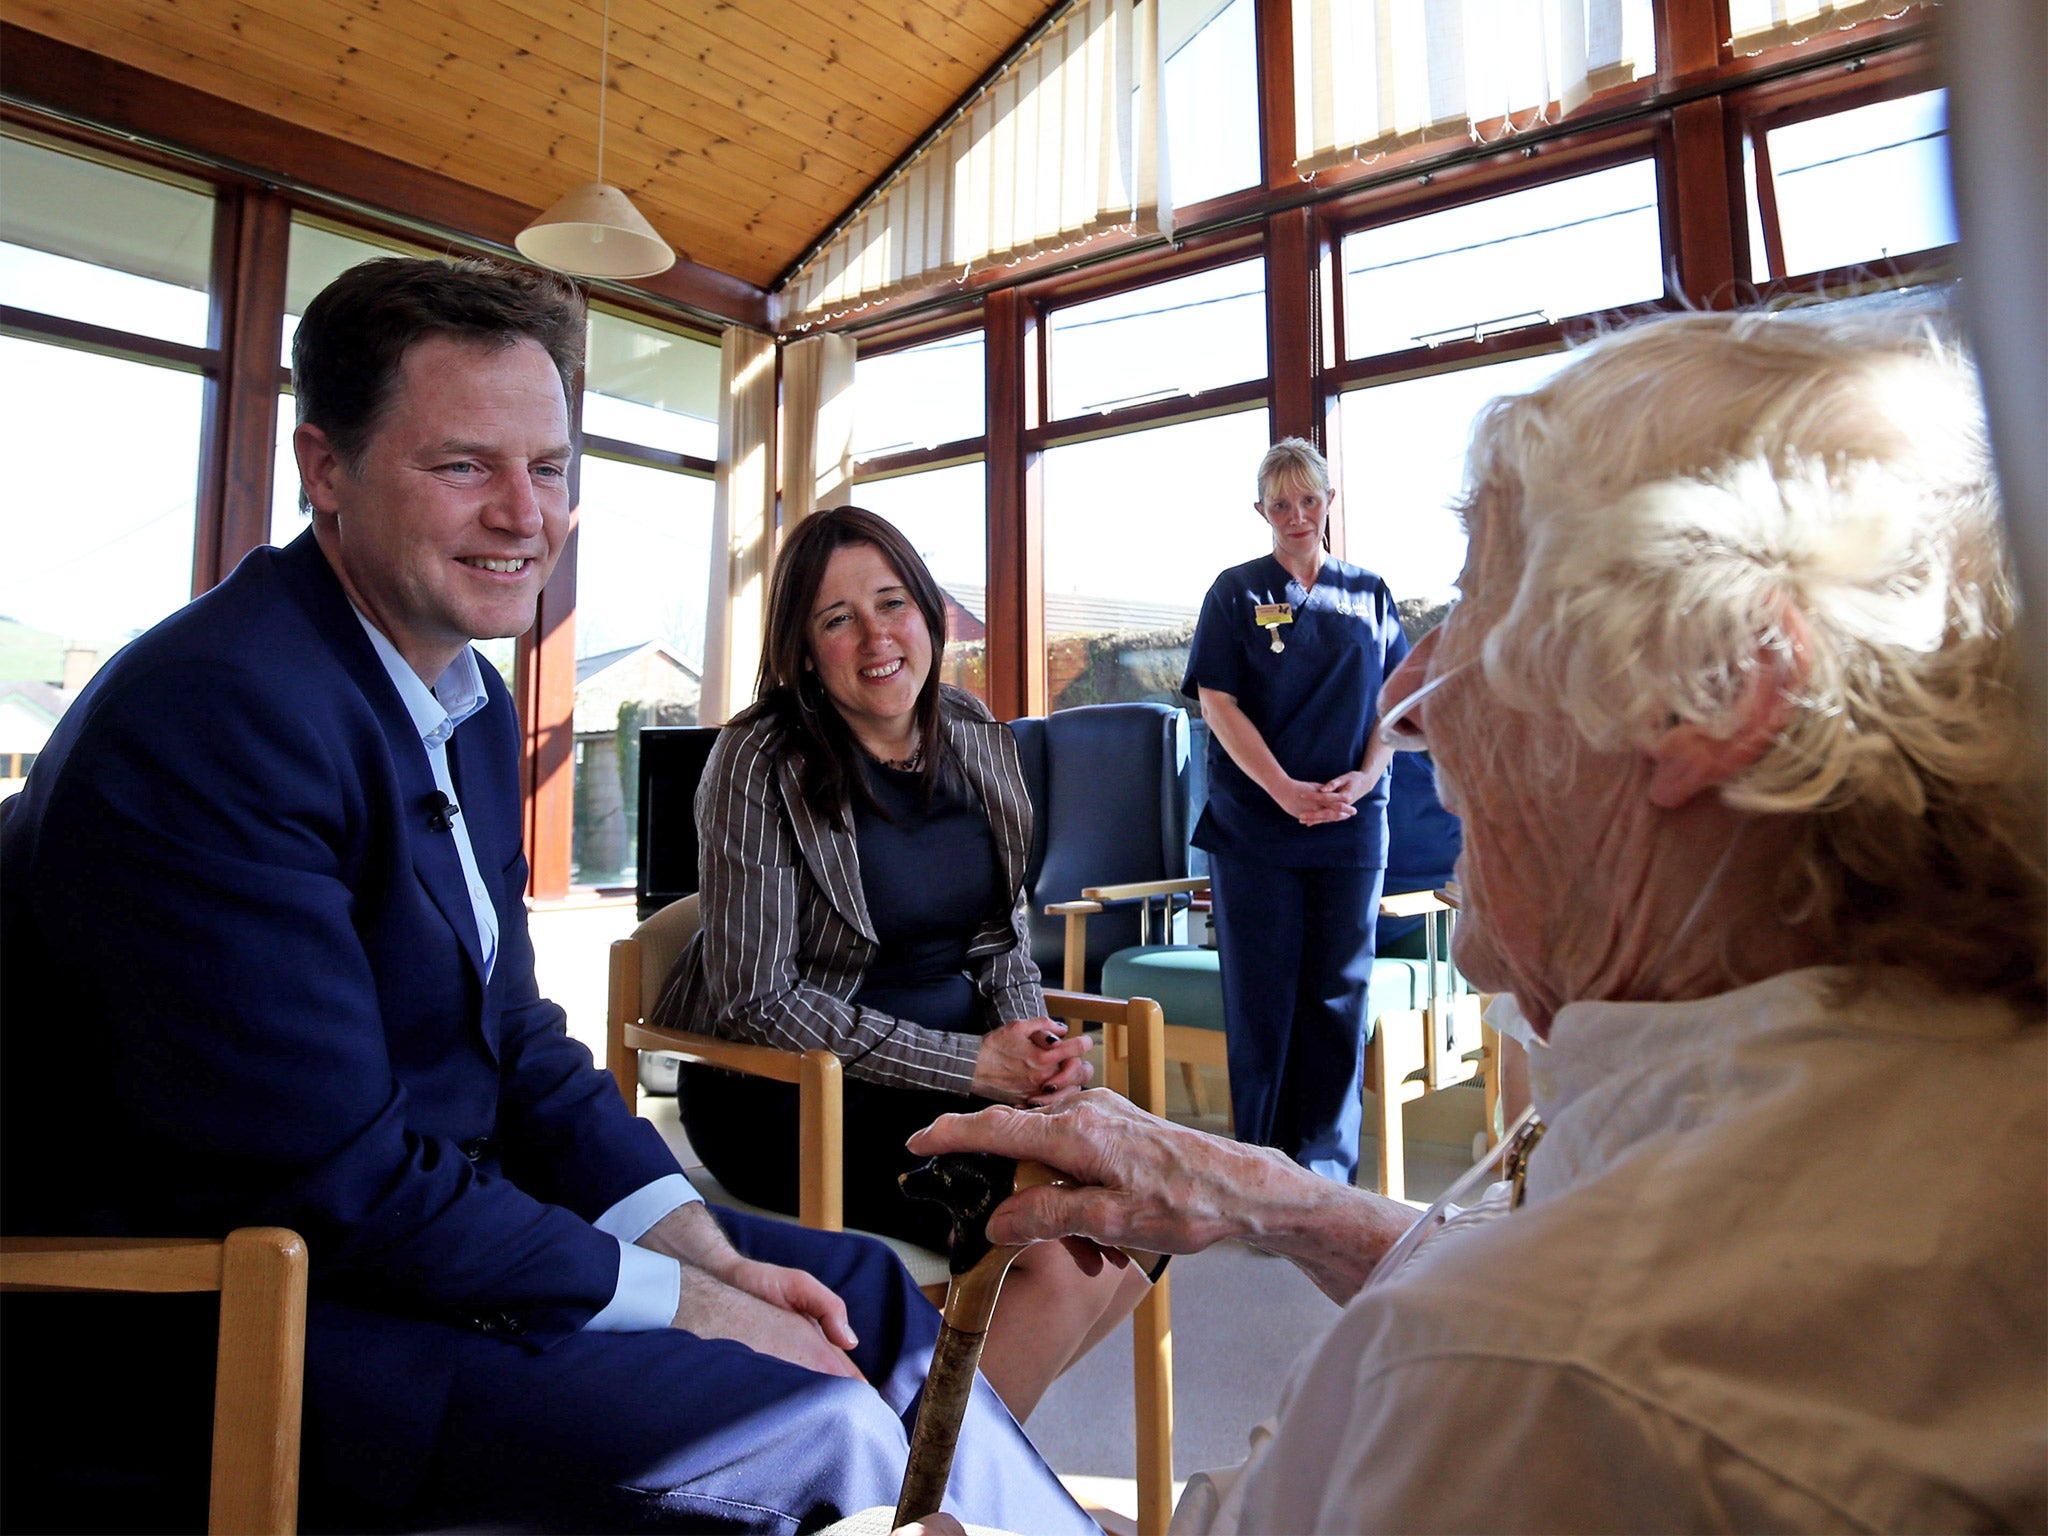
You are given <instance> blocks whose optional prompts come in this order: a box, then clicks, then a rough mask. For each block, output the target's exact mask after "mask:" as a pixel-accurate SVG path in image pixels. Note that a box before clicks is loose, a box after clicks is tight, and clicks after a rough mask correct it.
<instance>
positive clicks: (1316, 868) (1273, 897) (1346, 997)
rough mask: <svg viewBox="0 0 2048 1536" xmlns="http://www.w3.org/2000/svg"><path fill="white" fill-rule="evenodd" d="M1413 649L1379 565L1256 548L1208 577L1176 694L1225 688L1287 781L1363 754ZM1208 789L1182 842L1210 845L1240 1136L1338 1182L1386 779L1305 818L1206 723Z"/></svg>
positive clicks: (1350, 1131)
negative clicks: (1386, 687)
mask: <svg viewBox="0 0 2048 1536" xmlns="http://www.w3.org/2000/svg"><path fill="white" fill-rule="evenodd" d="M1276 604H1286V605H1287V610H1288V613H1289V616H1290V620H1289V622H1288V623H1287V624H1285V625H1283V626H1281V627H1280V628H1279V631H1278V633H1279V636H1280V639H1281V649H1280V650H1277V651H1276V650H1274V649H1273V644H1272V642H1273V636H1274V631H1273V630H1272V629H1269V628H1266V627H1262V626H1261V625H1260V624H1259V623H1258V622H1257V614H1258V610H1259V609H1260V608H1261V607H1266V608H1267V609H1268V611H1269V613H1270V612H1271V605H1276ZM1407 654H1408V641H1407V638H1406V637H1405V636H1404V635H1403V634H1402V631H1401V621H1400V616H1399V614H1398V613H1397V612H1396V611H1395V607H1394V597H1393V594H1392V593H1391V592H1389V591H1388V590H1387V584H1386V583H1385V582H1384V581H1382V580H1381V579H1380V578H1379V577H1378V576H1376V575H1374V574H1373V573H1372V572H1370V571H1366V570H1362V569H1360V568H1359V567H1357V566H1355V565H1349V564H1346V563H1345V562H1344V561H1341V560H1335V559H1325V560H1324V562H1323V567H1322V569H1321V570H1320V571H1319V572H1318V573H1317V575H1316V581H1315V585H1314V587H1313V588H1312V589H1309V590H1304V589H1303V588H1302V586H1301V584H1300V583H1299V582H1297V581H1295V580H1294V579H1293V578H1292V577H1290V576H1289V575H1288V574H1287V571H1286V569H1285V568H1284V567H1283V566H1282V565H1281V564H1280V563H1279V561H1277V560H1276V559H1274V558H1273V557H1272V556H1271V555H1264V556H1261V557H1260V558H1259V559H1257V560H1252V561H1248V562H1246V563H1245V564H1243V565H1240V566H1234V567H1232V568H1231V569H1230V570H1227V571H1225V572H1224V573H1223V574H1222V575H1220V576H1218V577H1217V578H1216V583H1215V585H1214V586H1212V587H1211V588H1210V589H1209V595H1208V597H1207V598H1206V599H1205V600H1204V601H1203V604H1202V616H1201V620H1200V622H1199V623H1198V624H1197V625H1196V628H1195V638H1194V641H1193V643H1192V645H1191V646H1190V648H1189V653H1188V672H1187V677H1186V679H1185V681H1183V683H1182V684H1181V691H1182V692H1183V693H1184V694H1186V695H1187V696H1188V697H1190V698H1195V697H1198V695H1199V690H1201V689H1203V688H1210V689H1214V690H1216V691H1217V692H1220V693H1227V694H1229V695H1231V696H1232V697H1233V698H1235V699H1236V700H1237V704H1238V708H1239V709H1240V710H1242V711H1243V713H1244V715H1245V718H1246V719H1247V720H1249V721H1250V722H1251V724H1252V725H1253V726H1255V727H1256V728H1257V729H1258V732H1259V735H1260V736H1261V737H1262V738H1263V739H1264V740H1265V743H1266V745H1267V747H1268V748H1270V749H1271V751H1272V753H1273V756H1274V757H1275V758H1276V759H1277V760H1278V761H1279V763H1280V765H1281V766H1282V767H1283V768H1284V769H1286V770H1287V772H1288V773H1289V775H1291V776H1292V777H1294V778H1296V779H1300V780H1303V781H1306V782H1309V783H1325V782H1327V781H1329V780H1330V779H1334V778H1336V777H1337V776H1338V775H1340V774H1343V773H1348V772H1351V771H1352V770H1354V769H1356V768H1357V767H1358V765H1359V764H1360V763H1362V762H1363V761H1364V760H1365V753H1366V745H1367V742H1368V740H1369V739H1370V735H1371V732H1372V729H1373V727H1374V726H1376V725H1377V724H1378V719H1379V716H1378V710H1379V695H1380V687H1381V685H1382V684H1383V683H1384V682H1385V681H1386V678H1387V675H1388V674H1389V673H1390V672H1392V671H1393V670H1394V668H1395V667H1396V666H1398V665H1400V662H1401V660H1402V658H1403V657H1405V656H1406V655H1407ZM1209 786H1210V788H1209V803H1208V805H1207V806H1206V807H1204V809H1203V811H1202V818H1201V821H1200V822H1199V823H1198V824H1197V825H1196V828H1195V833H1194V837H1193V838H1192V839H1191V841H1192V842H1193V843H1194V845H1195V846H1196V847H1198V848H1201V849H1204V850H1205V851H1206V852H1207V853H1208V854H1209V870H1210V882H1211V892H1212V895H1213V898H1214V922H1215V924H1216V939H1217V949H1218V952H1219V954H1218V958H1219V960H1220V962H1221V969H1222V973H1223V976H1222V979H1223V1017H1224V1025H1225V1035H1226V1039H1227V1042H1228V1047H1227V1048H1228V1052H1229V1058H1230V1102H1231V1114H1232V1117H1233V1119H1234V1120H1235V1122H1236V1128H1237V1136H1238V1139H1239V1140H1240V1141H1246V1142H1253V1143H1257V1144H1260V1145H1264V1146H1274V1147H1278V1148H1279V1149H1280V1150H1281V1151H1283V1152H1286V1153H1287V1154H1288V1155H1289V1156H1290V1157H1292V1158H1294V1159H1295V1161H1297V1162H1299V1163H1301V1164H1302V1165H1303V1166H1304V1167H1307V1168H1309V1169H1311V1170H1313V1171H1314V1172H1316V1173H1320V1174H1323V1175H1325V1176H1326V1177H1329V1178H1333V1179H1337V1180H1339V1181H1341V1182H1343V1183H1347V1184H1348V1183H1350V1182H1351V1180H1352V1178H1353V1176H1354V1175H1355V1173H1356V1172H1357V1169H1358V1139H1359V1125H1360V1121H1361V1118H1362V1107H1361V1105H1360V1102H1359V1099H1360V1094H1361V1092H1362V1090H1363V1087H1364V1058H1365V1031H1366V1025H1367V1022H1368V1021H1367V1019H1366V1017H1365V1010H1366V1003H1367V996H1368V992H1369V989H1370V986H1371V982H1372V962H1373V948H1374V943H1373V940H1374V927H1375V924H1376V921H1377V918H1378V914H1379V898H1380V890H1381V886H1382V884H1383V882H1384V880H1385V875H1386V863H1387V794H1388V784H1387V776H1386V775H1384V774H1382V775H1381V777H1380V780H1379V782H1378V783H1377V784H1375V785H1374V786H1373V787H1372V789H1371V790H1370V791H1369V792H1368V793H1367V794H1366V795H1365V796H1364V798H1362V799H1361V800H1359V801H1358V803H1357V814H1356V815H1354V816H1353V817H1351V819H1350V820H1348V821H1342V822H1333V823H1329V824H1327V825H1323V826H1315V827H1304V826H1303V825H1301V823H1299V822H1298V821H1296V820H1294V818H1293V817H1291V816H1289V815H1288V814H1287V813H1286V812H1284V811H1282V810H1281V809H1280V807H1279V806H1278V805H1276V804H1275V803H1274V802H1273V799H1272V797H1271V796H1269V795H1268V794H1267V793H1266V792H1265V791H1264V790H1263V789H1261V788H1259V786H1258V785H1257V784H1255V783H1253V782H1252V780H1251V778H1250V777H1249V776H1248V775H1247V774H1246V773H1245V772H1244V771H1243V770H1242V769H1241V768H1239V767H1238V766H1237V764H1236V763H1235V762H1234V761H1232V760H1231V758H1230V755H1229V753H1228V752H1226V751H1225V750H1224V748H1223V744H1222V742H1221V741H1220V740H1218V739H1217V738H1216V736H1215V735H1214V734H1213V733H1212V734H1211V736H1210V739H1209Z"/></svg>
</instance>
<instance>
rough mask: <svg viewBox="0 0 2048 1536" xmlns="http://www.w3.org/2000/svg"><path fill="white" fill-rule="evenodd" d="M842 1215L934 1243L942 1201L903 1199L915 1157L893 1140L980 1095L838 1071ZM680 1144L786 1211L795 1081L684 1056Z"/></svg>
mask: <svg viewBox="0 0 2048 1536" xmlns="http://www.w3.org/2000/svg"><path fill="white" fill-rule="evenodd" d="M842 1087H843V1089H844V1092H845V1113H846V1127H845V1146H846V1224H847V1225H848V1226H849V1227H856V1228H858V1229H860V1230H861V1231H863V1232H881V1233H885V1234H886V1235H888V1236H890V1237H900V1238H903V1239H905V1240H906V1241H908V1242H913V1243H917V1244H919V1245H920V1246H922V1247H925V1248H936V1249H939V1250H940V1251H942V1252H943V1251H944V1250H945V1247H946V1244H947V1241H948V1239H949V1237H950V1235H951V1231H952V1223H951V1221H950V1219H949V1218H948V1217H947V1215H946V1212H945V1208H944V1207H943V1206H939V1205H934V1204H933V1203H932V1202H931V1201H929V1200H912V1199H909V1198H908V1197H906V1196H905V1195H904V1193H903V1191H902V1190H901V1189H899V1188H898V1187H897V1184H896V1180H897V1178H898V1177H899V1176H900V1175H901V1174H903V1173H905V1172H907V1171H908V1170H909V1169H910V1168H911V1167H912V1165H914V1164H916V1163H919V1162H921V1161H923V1159H921V1158H917V1157H913V1156H911V1154H910V1153H908V1152H906V1151H905V1150H904V1148H903V1143H904V1142H906V1141H908V1140H909V1139H910V1137H911V1136H912V1135H913V1134H914V1133H916V1132H918V1131H921V1130H923V1129H924V1128H925V1127H926V1126H928V1125H930V1124H931V1123H932V1122H933V1121H934V1120H936V1119H938V1118H939V1116H941V1115H952V1114H972V1113H973V1112H974V1111H975V1110H977V1109H986V1108H988V1104H989V1101H988V1100H986V1099H976V1098H970V1097H968V1096H967V1095H965V1094H958V1093H940V1092H938V1091H936V1090H933V1089H921V1088H892V1087H889V1086H888V1085H886V1084H883V1083H870V1082H866V1081H863V1080H862V1079H860V1078H852V1077H850V1078H846V1079H845V1080H844V1081H843V1084H842ZM676 1097H677V1104H678V1108H679V1109H680V1111H681V1114H682V1120H683V1129H684V1130H685V1131H686V1132H688V1134H689V1137H690V1147H691V1149H692V1150H693V1151H695V1152H696V1154H697V1155H698V1156H699V1157H701V1158H703V1159H704V1166H705V1167H706V1168H708V1169H710V1170H711V1176H712V1177H713V1178H715V1179H717V1180H718V1182H719V1183H720V1184H723V1185H724V1186H725V1188H726V1190H727V1192H728V1193H730V1194H731V1195H732V1196H733V1197H734V1198H735V1199H739V1200H744V1201H746V1202H747V1204H749V1205H758V1206H762V1207H764V1208H765V1209H767V1210H771V1211H787V1212H789V1213H790V1214H791V1215H795V1214H796V1207H797V1141H798V1138H797V1091H796V1085H795V1084H793V1083H778V1082H774V1081H772V1080H770V1079H768V1078H761V1077H743V1076H742V1075H740V1074H739V1073H737V1072H724V1071H721V1070H719V1069H718V1068H717V1067H693V1066H685V1067H684V1068H683V1069H682V1074H681V1076H680V1077H679V1078H678V1079H677V1083H676Z"/></svg>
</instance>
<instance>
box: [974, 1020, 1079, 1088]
mask: <svg viewBox="0 0 2048 1536" xmlns="http://www.w3.org/2000/svg"><path fill="white" fill-rule="evenodd" d="M1066 1036H1067V1026H1066V1024H1065V1022H1064V1021H1062V1020H1059V1019H1046V1018H1038V1019H1016V1020H1013V1021H1012V1022H1010V1023H1008V1024H1004V1025H1001V1026H999V1027H997V1028H995V1029H992V1030H990V1031H989V1032H988V1033H987V1034H985V1035H983V1036H982V1037H981V1052H980V1054H979V1055H978V1056H976V1057H975V1061H974V1083H973V1088H972V1091H973V1092H975V1093H977V1094H979V1095H981V1097H982V1098H984V1099H995V1100H997V1101H998V1102H1000V1103H1004V1104H1050V1103H1052V1102H1053V1101H1054V1100H1056V1099H1057V1098H1059V1097H1060V1096H1061V1095H1062V1094H1067V1093H1071V1092H1072V1091H1073V1090H1074V1089H1076V1088H1085V1087H1087V1086H1088V1083H1089V1081H1090V1080H1091V1079H1092V1078H1093V1077H1094V1076H1095V1069H1094V1068H1093V1067H1092V1066H1090V1065H1089V1064H1088V1063H1087V1061H1086V1060H1084V1059H1083V1058H1084V1057H1086V1056H1087V1054H1088V1052H1089V1051H1091V1050H1093V1049H1094V1048H1095V1042H1094V1041H1092V1040H1090V1039H1089V1038H1088V1037H1087V1036H1086V1035H1074V1036H1073V1037H1072V1038H1066Z"/></svg>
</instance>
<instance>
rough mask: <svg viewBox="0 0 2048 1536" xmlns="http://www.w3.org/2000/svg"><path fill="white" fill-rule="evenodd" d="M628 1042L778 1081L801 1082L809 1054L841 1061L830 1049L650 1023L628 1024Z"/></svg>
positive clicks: (645, 1048) (646, 1048)
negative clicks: (757, 1042) (807, 1048)
mask: <svg viewBox="0 0 2048 1536" xmlns="http://www.w3.org/2000/svg"><path fill="white" fill-rule="evenodd" d="M626 1044H627V1046H628V1047H629V1048H631V1049H633V1050H636V1051H673V1052H674V1053H675V1054H676V1055H678V1056H680V1057H682V1058H683V1059H684V1060H685V1061H694V1062H699V1063H702V1064H703V1065H704V1066H707V1067H724V1068H725V1069H726V1070H727V1071H728V1072H743V1073H745V1074H746V1075H747V1076H748V1077H770V1078H773V1079H774V1080H775V1081H776V1082H778V1083H794V1082H798V1081H800V1080H801V1079H802V1077H803V1068H804V1058H805V1057H806V1056H825V1057H830V1058H831V1059H832V1060H833V1062H834V1063H835V1064H836V1063H837V1061H838V1058H837V1057H835V1056H832V1053H831V1052H830V1051H786V1050H784V1049H782V1048H781V1047H780V1046H774V1045H754V1044H751V1043H749V1042H748V1041H745V1040H725V1039H721V1038H720V1037H719V1036H717V1035H700V1034H697V1033H695V1032H693V1031H691V1030H687V1029H656V1028H654V1027H653V1026H652V1025H649V1024H628V1025H627V1026H626Z"/></svg>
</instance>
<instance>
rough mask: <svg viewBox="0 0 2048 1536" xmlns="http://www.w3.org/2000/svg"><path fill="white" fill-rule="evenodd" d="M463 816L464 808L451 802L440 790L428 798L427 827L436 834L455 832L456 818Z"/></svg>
mask: <svg viewBox="0 0 2048 1536" xmlns="http://www.w3.org/2000/svg"><path fill="white" fill-rule="evenodd" d="M461 814H462V807H461V806H459V805H457V804H456V803H455V802H454V801H453V800H450V799H449V798H448V797H447V796H446V795H445V794H443V793H442V792H441V791H440V790H438V789H437V790H435V791H434V792H433V793H432V794H431V795H429V796H427V827H428V829H429V830H431V831H434V832H453V831H454V830H455V818H456V817H458V816H460V815H461Z"/></svg>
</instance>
